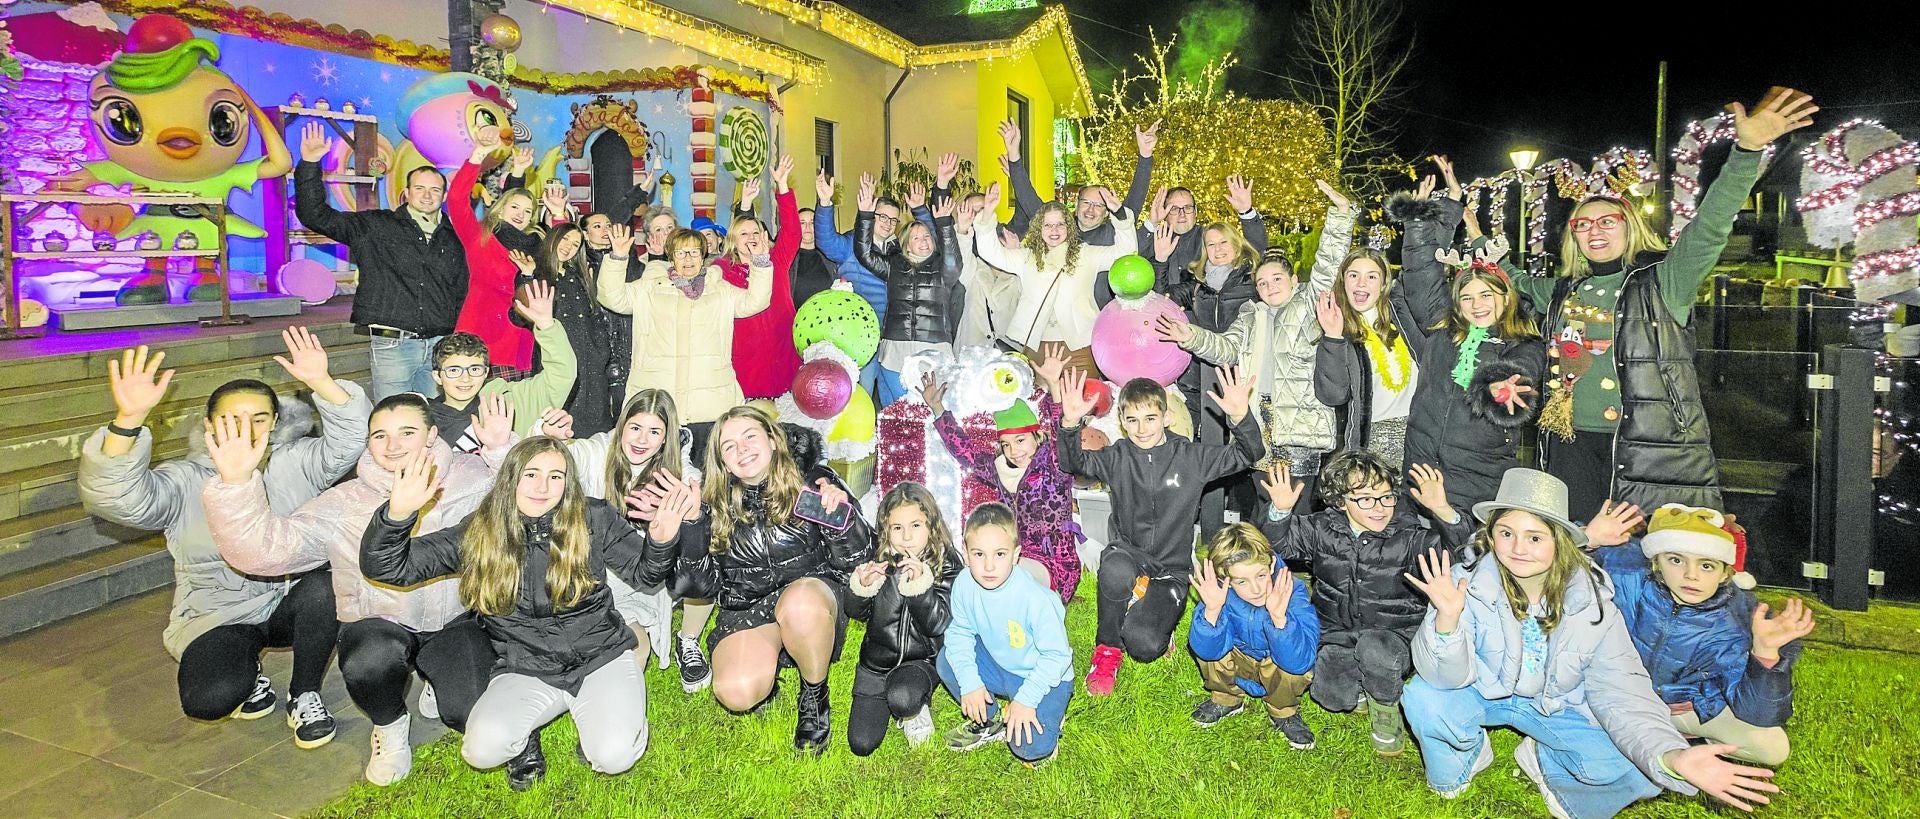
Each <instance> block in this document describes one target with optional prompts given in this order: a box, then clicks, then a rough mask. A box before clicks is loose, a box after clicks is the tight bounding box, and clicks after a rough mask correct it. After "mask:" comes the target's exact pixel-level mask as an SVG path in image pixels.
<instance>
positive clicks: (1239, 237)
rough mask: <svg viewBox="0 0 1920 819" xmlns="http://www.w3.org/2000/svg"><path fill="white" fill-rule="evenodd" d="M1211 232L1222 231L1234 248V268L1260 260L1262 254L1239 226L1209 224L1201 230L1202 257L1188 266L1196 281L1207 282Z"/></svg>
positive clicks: (1197, 257) (1199, 256) (1195, 259)
mask: <svg viewBox="0 0 1920 819" xmlns="http://www.w3.org/2000/svg"><path fill="white" fill-rule="evenodd" d="M1210 230H1217V231H1220V234H1221V235H1222V236H1225V237H1227V244H1230V245H1232V246H1233V263H1232V266H1233V267H1239V266H1241V265H1243V264H1249V263H1252V262H1256V261H1258V260H1259V258H1260V252H1259V251H1257V250H1254V249H1253V243H1252V242H1249V241H1247V234H1246V233H1244V232H1242V231H1241V230H1240V226H1239V225H1238V224H1235V223H1232V222H1208V223H1207V224H1206V226H1205V227H1202V228H1201V229H1200V255H1198V256H1195V257H1193V261H1192V262H1190V263H1188V264H1187V272H1188V273H1190V274H1192V275H1193V277H1194V278H1195V279H1198V280H1200V281H1206V280H1207V231H1210ZM1288 270H1289V272H1291V270H1292V267H1291V266H1289V267H1288Z"/></svg>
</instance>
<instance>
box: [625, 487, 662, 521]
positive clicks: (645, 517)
mask: <svg viewBox="0 0 1920 819" xmlns="http://www.w3.org/2000/svg"><path fill="white" fill-rule="evenodd" d="M664 499H665V496H664V495H663V494H662V493H661V491H660V489H659V487H658V486H657V485H655V484H647V485H646V486H643V487H640V488H639V489H629V490H627V517H628V518H630V519H632V520H641V521H650V520H653V516H654V515H656V514H658V513H659V511H660V501H662V500H664Z"/></svg>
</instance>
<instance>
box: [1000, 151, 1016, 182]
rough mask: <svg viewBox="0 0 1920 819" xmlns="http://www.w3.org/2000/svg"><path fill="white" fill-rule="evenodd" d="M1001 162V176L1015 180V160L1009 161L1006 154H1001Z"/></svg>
mask: <svg viewBox="0 0 1920 819" xmlns="http://www.w3.org/2000/svg"><path fill="white" fill-rule="evenodd" d="M999 161H1000V175H1001V176H1004V177H1006V178H1008V179H1012V178H1013V160H1011V159H1008V158H1007V155H1006V154H1001V155H1000V160H999Z"/></svg>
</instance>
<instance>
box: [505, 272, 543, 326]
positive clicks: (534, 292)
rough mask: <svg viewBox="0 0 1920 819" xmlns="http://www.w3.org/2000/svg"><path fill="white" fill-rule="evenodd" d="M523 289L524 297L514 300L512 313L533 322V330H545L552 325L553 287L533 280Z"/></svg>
mask: <svg viewBox="0 0 1920 819" xmlns="http://www.w3.org/2000/svg"><path fill="white" fill-rule="evenodd" d="M523 289H524V290H525V291H526V296H525V297H524V298H522V299H516V300H514V302H513V312H515V313H519V314H520V317H521V318H524V319H526V320H527V321H530V322H533V326H534V329H537V330H545V329H547V327H549V326H551V325H552V324H553V285H551V284H547V283H546V282H543V281H540V280H538V279H535V280H533V281H530V282H527V286H526V287H525V288H523Z"/></svg>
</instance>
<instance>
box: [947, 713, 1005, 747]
mask: <svg viewBox="0 0 1920 819" xmlns="http://www.w3.org/2000/svg"><path fill="white" fill-rule="evenodd" d="M1006 738H1007V724H1006V723H1005V722H1003V721H1001V719H1000V718H999V717H994V718H993V719H992V720H989V721H987V722H974V721H972V720H968V721H966V722H963V723H961V724H959V725H955V726H953V727H952V728H949V729H947V733H946V735H945V736H943V737H941V739H942V740H943V741H945V742H946V743H947V750H949V751H971V750H973V749H975V748H978V747H980V746H983V745H986V744H987V743H989V742H1000V741H1003V740H1005V739H1006Z"/></svg>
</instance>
